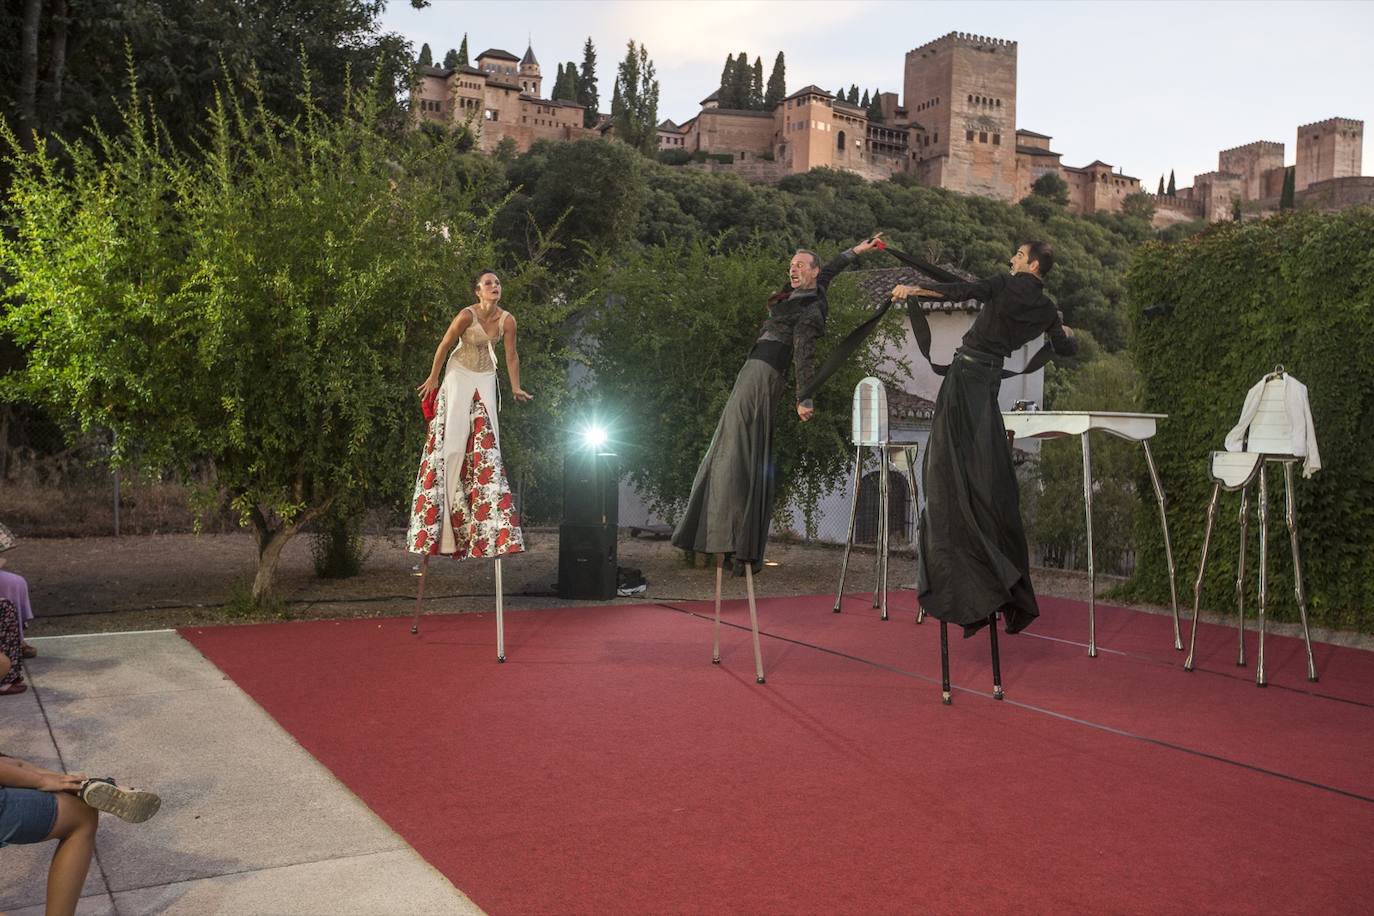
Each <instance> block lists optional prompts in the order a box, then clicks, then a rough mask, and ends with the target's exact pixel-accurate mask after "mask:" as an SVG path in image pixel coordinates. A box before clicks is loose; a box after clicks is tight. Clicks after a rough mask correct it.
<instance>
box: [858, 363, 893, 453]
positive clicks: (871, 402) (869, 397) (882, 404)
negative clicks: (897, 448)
mask: <svg viewBox="0 0 1374 916" xmlns="http://www.w3.org/2000/svg"><path fill="white" fill-rule="evenodd" d="M850 435H851V436H852V438H853V439H854V444H855V445H882V444H883V443H885V442H887V391H886V390H885V389H884V388H883V383H882V382H880V381H878V380H877V379H876V378H872V377H869V378H866V379H864V380H863V381H861V382H859V384H858V385H856V386H854V412H853V417H852V423H851V429H850Z"/></svg>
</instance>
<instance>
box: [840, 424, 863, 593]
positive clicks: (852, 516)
mask: <svg viewBox="0 0 1374 916" xmlns="http://www.w3.org/2000/svg"><path fill="white" fill-rule="evenodd" d="M863 469H864V447H863V446H862V445H860V446H856V447H855V448H854V487H853V496H851V497H850V500H849V536H848V537H846V538H845V539H844V557H843V559H841V560H840V587H839V588H838V589H836V590H835V607H834V608H833V610H834V611H835V613H836V614H838V613H839V612H840V600H841V599H842V598H844V578H845V575H846V574H847V573H848V572H849V552H850V551H851V550H853V549H854V526H855V525H856V524H857V523H858V520H859V480H860V479H861V478H862V477H863Z"/></svg>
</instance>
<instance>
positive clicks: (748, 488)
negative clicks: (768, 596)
mask: <svg viewBox="0 0 1374 916" xmlns="http://www.w3.org/2000/svg"><path fill="white" fill-rule="evenodd" d="M880 236H881V233H879V234H875V235H874V236H873V237H872V238H870V239H867V240H866V241H863V242H860V243H859V244H858V245H855V246H854V247H853V248H851V249H849V250H848V251H845V252H843V253H842V254H841V255H840V256H839V257H838V258H836V259H835V260H834V261H831V262H830V263H829V264H827V265H825V267H821V265H820V259H819V258H817V256H816V254H815V253H814V252H811V251H805V250H802V251H798V252H797V253H796V254H795V255H793V256H792V261H791V264H790V265H789V266H788V282H787V283H786V284H785V285H784V286H783V287H782V288H781V289H780V290H778V291H777V292H776V293H774V294H773V295H772V296H771V297H769V299H768V317H767V318H766V319H765V320H764V322H763V326H762V328H761V329H760V331H759V335H758V338H757V340H756V341H755V343H754V346H753V349H752V350H750V352H749V357H748V359H747V360H745V363H744V367H743V368H742V369H740V371H739V375H738V376H737V377H736V378H735V386H734V388H733V389H731V391H730V399H729V400H728V401H727V402H726V404H725V409H724V411H722V412H721V416H720V422H719V423H717V424H716V431H715V434H714V435H713V436H712V437H711V445H710V447H709V448H707V450H706V456H705V457H704V458H702V460H701V466H700V467H699V468H698V469H697V474H696V479H695V480H694V481H693V482H692V493H691V495H690V496H689V497H688V499H687V508H686V510H685V511H684V513H683V516H682V520H681V521H680V522H678V526H677V529H676V530H675V531H674V532H673V541H672V542H673V545H674V546H676V547H680V548H682V549H683V550H691V551H695V552H697V553H712V554H715V555H716V625H715V651H714V653H713V655H712V658H711V661H712V662H714V663H715V664H720V591H721V578H722V575H723V569H724V562H725V555H726V554H731V555H732V556H733V560H734V564H735V573H736V575H739V574H740V573H741V571H742V572H743V575H744V577H745V587H746V593H747V595H748V598H749V622H750V625H751V626H752V628H753V636H754V668H755V679H756V680H757V681H758V683H760V684H762V683H763V682H764V679H763V655H762V652H761V650H760V648H759V625H758V612H757V609H756V608H755V605H754V573H756V572H758V571H759V570H760V569H762V567H763V554H764V548H765V546H766V545H767V543H768V526H769V523H770V522H771V520H772V517H773V496H774V494H775V493H776V491H777V481H776V478H775V474H776V468H775V466H774V446H773V409H774V407H776V405H777V404H778V403H779V402H780V401H782V399H783V388H784V375H785V374H786V372H787V367H788V364H789V363H790V364H791V365H792V366H793V368H794V370H795V374H796V384H797V391H798V392H800V391H801V390H802V389H803V388H805V387H806V386H807V385H808V383H809V382H810V381H811V377H812V376H813V374H814V373H815V353H816V341H817V340H819V339H820V337H821V335H823V334H824V333H825V320H826V316H827V314H828V312H829V309H830V306H829V303H828V302H827V301H826V290H827V288H828V287H829V286H830V282H831V281H832V280H834V279H835V277H836V276H837V275H838V274H839V273H840V272H841V271H843V270H844V269H845V268H846V267H848V266H849V265H850V264H852V263H854V260H855V258H856V257H857V256H858V255H861V254H863V253H864V252H866V251H870V250H872V249H873V248H875V247H877V244H878V240H879V238H880ZM795 405H796V411H797V417H798V419H799V420H800V421H801V422H803V423H805V422H807V421H808V420H810V419H811V417H812V416H813V415H814V413H815V406H814V404H813V403H812V401H811V400H810V398H805V399H801V398H799V399H797V400H796V401H795Z"/></svg>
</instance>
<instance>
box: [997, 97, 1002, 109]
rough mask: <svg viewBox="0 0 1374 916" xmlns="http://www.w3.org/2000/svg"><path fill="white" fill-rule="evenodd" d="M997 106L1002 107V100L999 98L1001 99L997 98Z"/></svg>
mask: <svg viewBox="0 0 1374 916" xmlns="http://www.w3.org/2000/svg"><path fill="white" fill-rule="evenodd" d="M997 107H998V108H1001V107H1002V100H1001V99H998V100H997Z"/></svg>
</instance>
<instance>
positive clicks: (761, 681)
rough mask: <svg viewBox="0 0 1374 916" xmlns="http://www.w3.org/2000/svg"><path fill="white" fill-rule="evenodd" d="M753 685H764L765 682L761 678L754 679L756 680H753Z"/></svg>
mask: <svg viewBox="0 0 1374 916" xmlns="http://www.w3.org/2000/svg"><path fill="white" fill-rule="evenodd" d="M754 683H756V684H763V683H765V681H764V679H763V678H761V677H756V678H754Z"/></svg>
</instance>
